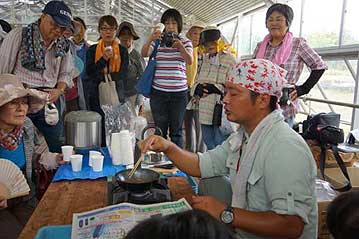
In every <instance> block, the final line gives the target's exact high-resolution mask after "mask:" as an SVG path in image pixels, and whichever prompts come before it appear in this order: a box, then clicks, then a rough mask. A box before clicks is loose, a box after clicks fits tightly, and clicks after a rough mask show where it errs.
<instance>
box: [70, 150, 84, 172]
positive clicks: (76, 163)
mask: <svg viewBox="0 0 359 239" xmlns="http://www.w3.org/2000/svg"><path fill="white" fill-rule="evenodd" d="M70 160H71V166H72V171H73V172H79V171H81V169H82V155H81V154H74V155H71V156H70Z"/></svg>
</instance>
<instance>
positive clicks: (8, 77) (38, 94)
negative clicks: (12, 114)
mask: <svg viewBox="0 0 359 239" xmlns="http://www.w3.org/2000/svg"><path fill="white" fill-rule="evenodd" d="M24 96H28V97H29V111H28V112H29V113H36V112H38V111H39V110H41V109H42V108H43V107H44V105H45V103H46V101H47V99H48V97H49V94H48V93H45V92H42V91H38V90H34V89H25V88H24V86H23V84H22V83H21V81H20V79H19V78H18V77H17V76H16V75H12V74H1V75H0V107H1V106H3V105H5V104H6V103H9V102H10V101H12V100H14V99H17V98H21V97H24Z"/></svg>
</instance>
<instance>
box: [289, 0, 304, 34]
mask: <svg viewBox="0 0 359 239" xmlns="http://www.w3.org/2000/svg"><path fill="white" fill-rule="evenodd" d="M287 4H288V5H289V6H290V7H291V8H292V9H293V12H294V18H293V22H292V25H291V26H290V28H289V30H290V31H291V32H292V33H293V35H294V36H299V31H300V14H301V8H302V6H301V5H302V0H293V1H288V2H287Z"/></svg>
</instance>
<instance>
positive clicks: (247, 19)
mask: <svg viewBox="0 0 359 239" xmlns="http://www.w3.org/2000/svg"><path fill="white" fill-rule="evenodd" d="M250 24H251V16H244V17H241V18H240V19H239V32H238V38H239V39H240V41H239V44H238V45H239V47H238V48H239V55H240V56H242V55H249V54H252V52H251V48H250V45H251V39H250V29H251V26H250Z"/></svg>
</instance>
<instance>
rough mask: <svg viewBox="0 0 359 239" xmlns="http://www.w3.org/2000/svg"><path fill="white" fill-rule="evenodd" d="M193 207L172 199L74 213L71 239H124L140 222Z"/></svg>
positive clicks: (184, 201) (183, 200)
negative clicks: (148, 203)
mask: <svg viewBox="0 0 359 239" xmlns="http://www.w3.org/2000/svg"><path fill="white" fill-rule="evenodd" d="M190 209H192V208H191V206H190V205H189V204H188V202H187V201H186V199H184V198H182V199H180V200H178V201H174V202H164V203H156V204H150V205H137V204H132V203H121V204H117V205H113V206H108V207H104V208H100V209H96V210H92V211H88V212H83V213H74V215H73V218H72V232H71V238H72V239H87V238H89V239H90V238H91V239H92V238H101V239H110V238H120V239H121V238H124V237H125V236H126V234H127V233H128V232H129V231H130V230H131V229H132V228H133V227H134V226H135V225H137V224H138V223H139V222H141V221H143V220H145V219H148V218H152V217H159V216H165V215H169V214H174V213H178V212H182V211H186V210H190Z"/></svg>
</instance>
